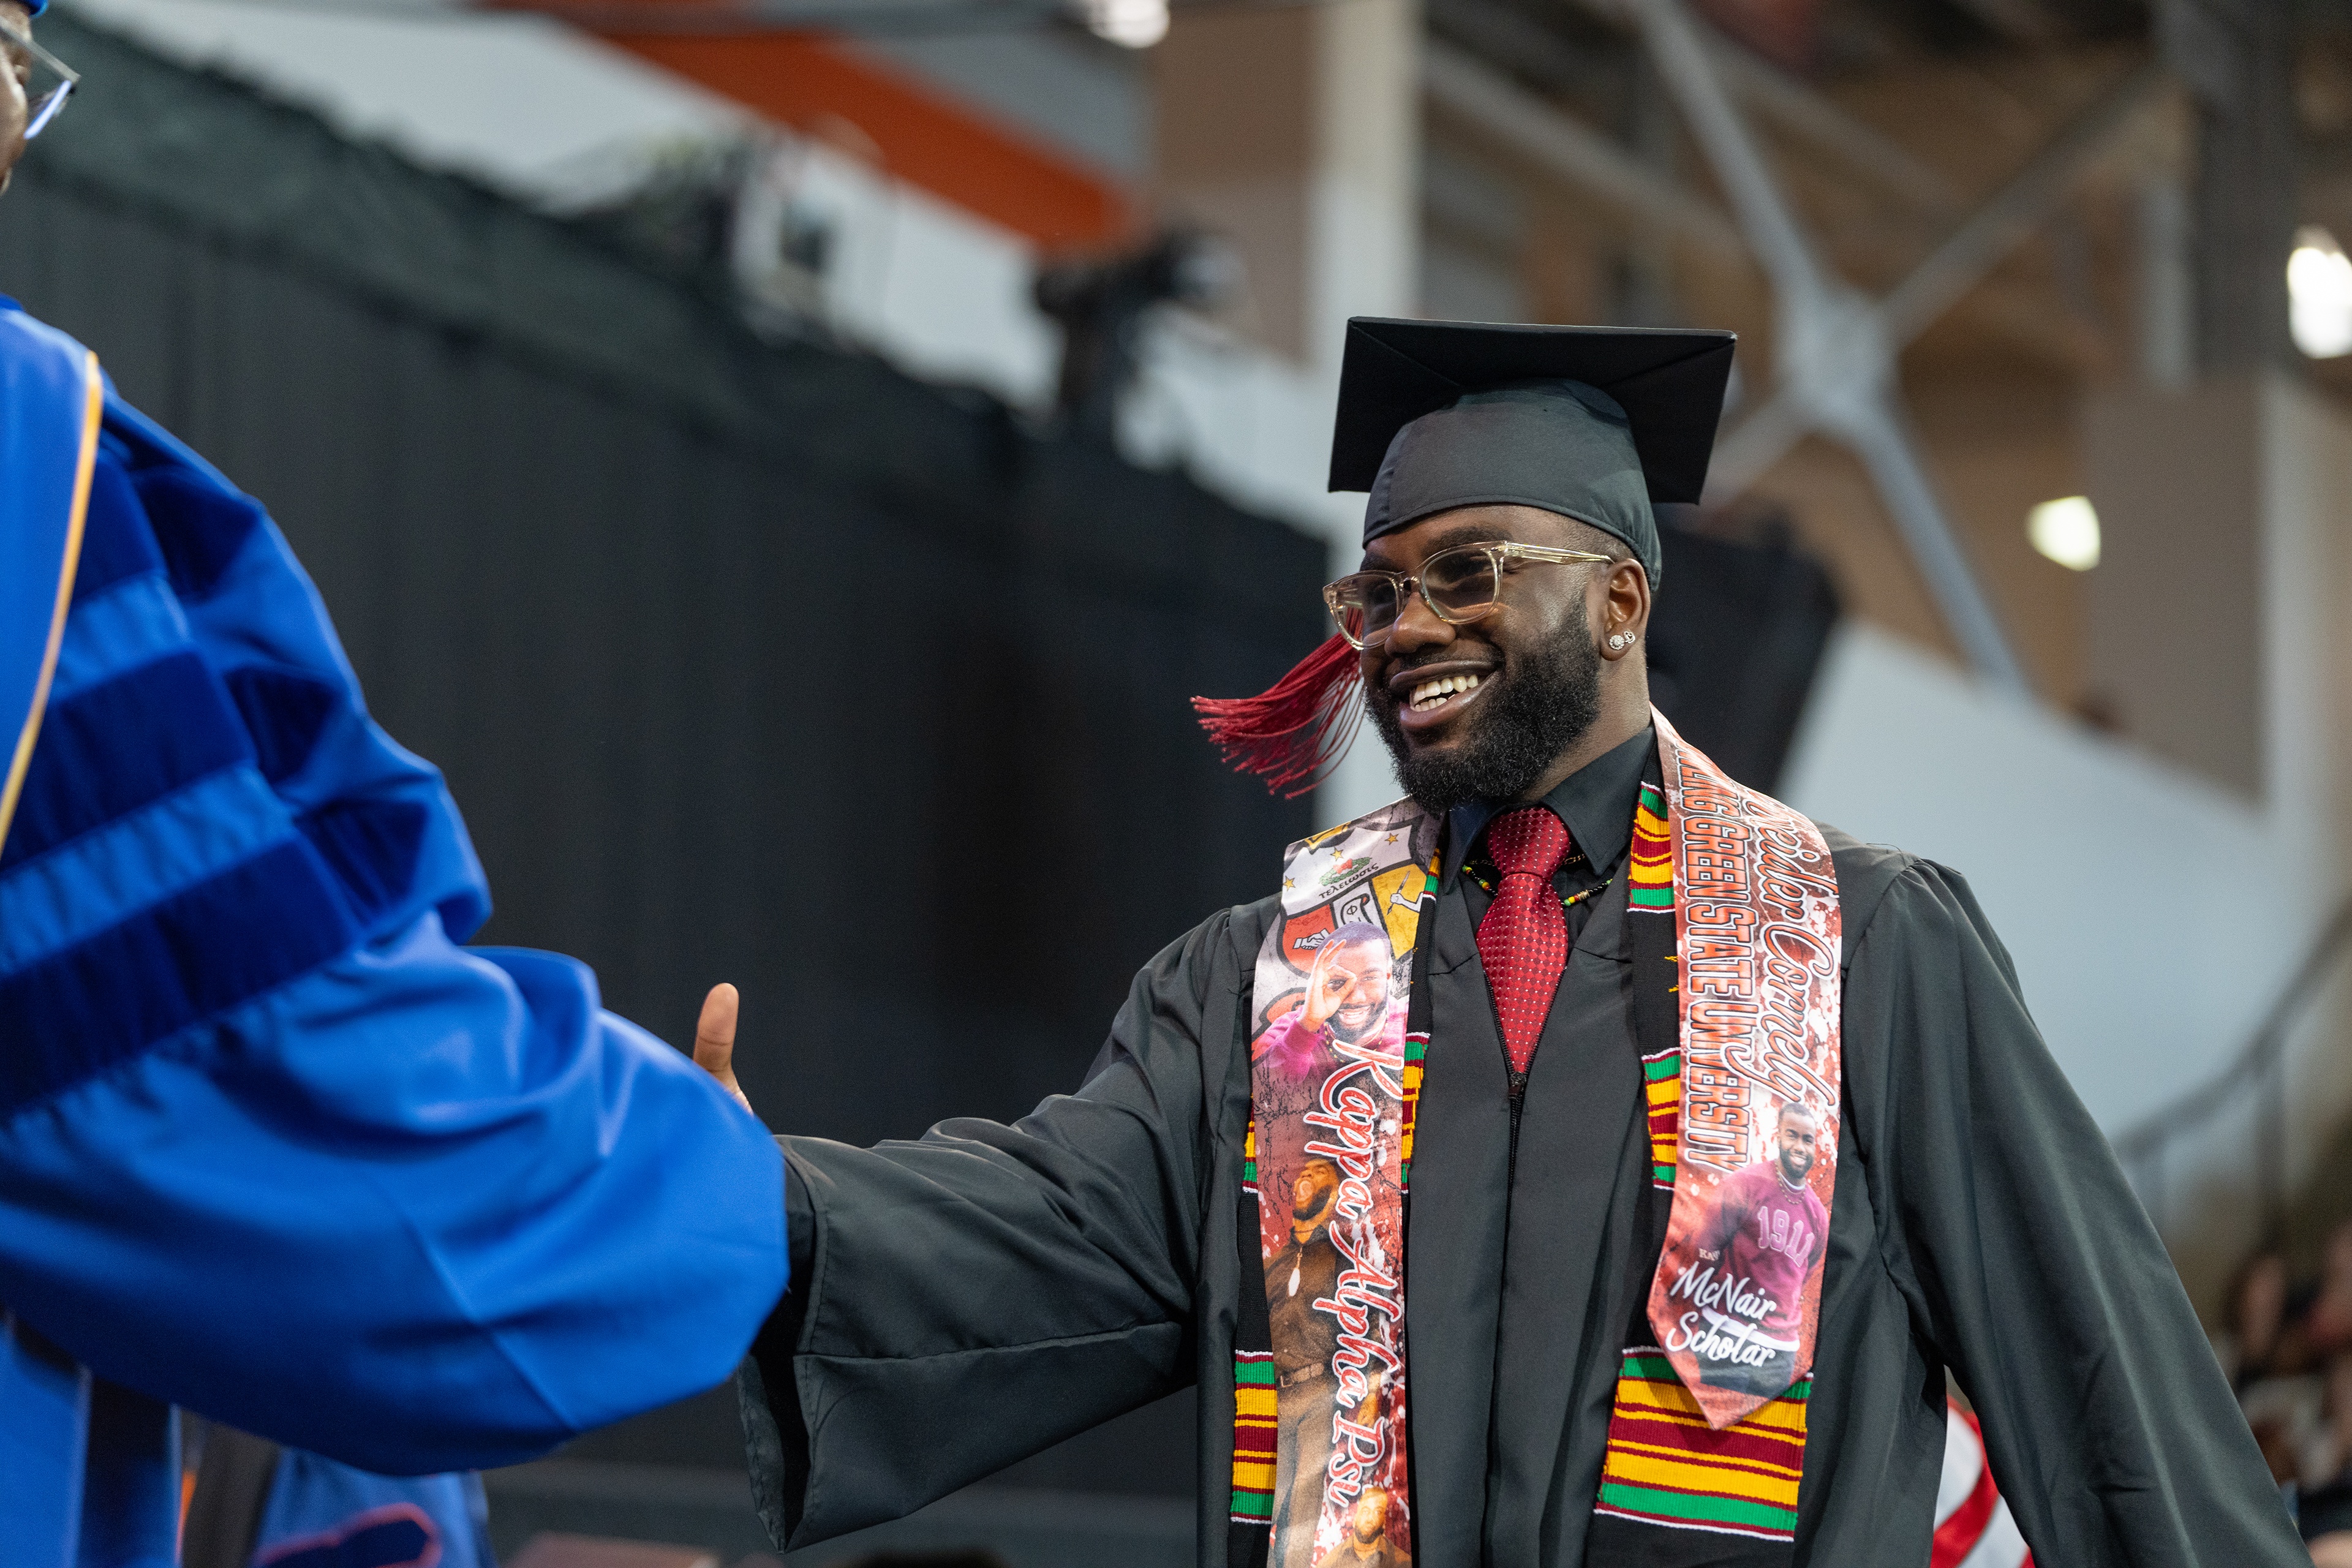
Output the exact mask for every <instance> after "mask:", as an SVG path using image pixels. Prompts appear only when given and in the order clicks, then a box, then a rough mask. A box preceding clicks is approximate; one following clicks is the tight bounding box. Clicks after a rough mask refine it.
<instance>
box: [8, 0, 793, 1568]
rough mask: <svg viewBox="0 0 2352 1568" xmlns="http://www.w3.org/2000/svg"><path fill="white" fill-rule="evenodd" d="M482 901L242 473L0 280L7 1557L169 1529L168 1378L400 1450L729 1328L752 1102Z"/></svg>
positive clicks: (169, 1539) (755, 1155)
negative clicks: (9, 296) (126, 397)
mask: <svg viewBox="0 0 2352 1568" xmlns="http://www.w3.org/2000/svg"><path fill="white" fill-rule="evenodd" d="M36 8H37V7H36ZM29 22H30V12H29V11H28V9H27V7H26V6H25V5H21V4H17V3H16V0H0V55H5V58H6V60H7V63H8V64H9V65H10V66H12V67H13V68H14V69H13V70H11V71H9V72H7V73H5V76H4V77H0V172H5V169H6V168H7V167H9V166H12V165H13V163H14V162H15V160H16V155H17V154H18V153H20V152H21V151H22V147H23V143H24V139H25V136H24V132H25V128H26V124H27V110H28V96H27V90H26V89H27V87H28V85H32V86H35V87H36V89H37V80H38V79H37V76H36V72H35V65H36V61H35V59H34V58H33V55H32V52H31V50H30V49H29V48H28V47H27V40H28V38H29ZM32 107H35V108H37V105H34V106H32ZM0 221H5V209H0ZM488 912H489V898H488V888H487V887H486V885H485V883H484V879H483V876H482V871H481V868H480V866H479V864H478V862H477V860H476V858H475V856H474V853H473V850H472V848H471V847H470V845H469V844H468V842H467V836H466V830H465V826H464V823H463V822H462V821H461V820H460V818H459V816H458V814H457V808H456V805H455V804H454V803H453V802H452V801H451V799H450V797H449V795H448V793H447V791H446V789H445V788H444V787H443V784H442V782H441V778H440V775H439V773H437V772H436V770H435V769H434V768H432V767H431V766H430V765H428V764H427V763H424V762H422V761H421V760H419V759H418V758H416V757H415V756H413V755H411V754H409V753H408V752H404V751H403V750H402V749H401V748H400V747H399V746H398V745H397V744H395V743H394V742H393V741H392V739H391V738H390V737H389V736H387V735H386V734H385V733H384V732H383V731H382V730H381V729H379V728H378V727H377V726H376V725H375V724H374V723H373V722H372V721H370V719H369V717H368V714H367V710H366V707H365V705H364V704H363V702H362V699H361V695H360V691H359V688H358V685H357V683H356V681H355V680H354V679H353V676H352V670H351V668H350V666H349V664H348V663H347V661H346V660H345V658H344V656H343V652H342V649H341V647H340V646H339V644H338V643H337V641H336V637H335V634H334V629H333V627H332V626H331V624H330V622H329V620H328V617H327V615H326V612H325V609H324V607H323V606H322V605H321V604H320V600H319V597H318V595H317V593H316V592H315V591H314V590H313V588H312V587H311V585H310V581H309V580H308V579H307V578H306V577H305V576H304V574H303V573H302V570H301V568H300V566H299V564H297V563H296V562H295V560H294V558H293V556H292V554H291V553H290V552H289V550H288V548H287V545H286V542H285V540H284V538H283V537H282V536H281V535H280V534H279V532H278V529H277V528H276V526H275V525H274V524H272V523H271V521H269V519H268V517H267V516H266V515H265V514H264V513H263V511H262V510H261V508H260V507H259V506H257V504H256V503H255V502H254V501H252V500H250V499H248V498H247V497H246V496H244V495H242V494H240V493H239V492H238V491H237V490H236V488H235V487H234V486H232V485H231V484H230V483H229V482H228V481H227V480H226V479H224V478H223V477H222V476H221V475H220V474H219V473H218V472H216V471H215V469H213V468H211V467H210V466H208V465H207V464H206V463H205V461H204V460H203V459H202V458H198V457H197V456H196V455H195V454H194V452H192V451H190V450H189V449H188V448H187V447H184V446H183V445H181V444H180V443H179V442H178V441H176V440H174V439H173V437H171V436H169V435H168V434H166V433H165V432H164V431H163V430H162V429H160V428H159V427H157V426H155V425H154V424H153V423H152V422H151V421H149V420H148V419H146V418H144V417H143V416H141V415H140V414H139V413H138V412H137V411H136V410H135V409H133V408H131V406H129V405H127V404H125V403H124V402H123V401H122V400H121V398H120V397H118V396H117V395H115V394H114V391H113V389H112V387H111V386H110V384H108V383H107V381H106V379H105V377H104V375H103V374H102V373H101V372H100V368H99V366H98V363H97V362H96V359H95V357H94V356H93V355H91V354H90V353H89V351H87V350H86V349H84V348H83V347H82V346H81V345H79V343H76V342H73V341H71V340H70V339H68V338H67V337H66V336H64V335H63V334H62V333H59V332H58V331H54V330H52V329H50V328H48V327H47V326H44V325H42V324H41V323H39V322H37V321H33V320H32V319H30V318H29V317H27V316H26V314H25V313H24V312H23V311H22V310H19V309H17V308H16V306H15V305H14V304H13V302H11V303H6V304H5V305H0V1568H34V1565H38V1568H68V1565H79V1568H125V1565H130V1564H151V1563H152V1564H166V1563H172V1562H173V1560H174V1557H175V1545H174V1533H175V1530H176V1527H177V1512H178V1501H179V1494H180V1467H179V1460H178V1457H177V1454H176V1448H175V1439H174V1431H175V1423H174V1422H173V1416H172V1407H173V1405H184V1406H187V1407H189V1408H191V1409H193V1410H195V1411H197V1412H200V1413H201V1414H203V1415H206V1416H208V1417H211V1418H213V1419H215V1420H218V1421H220V1422H224V1423H226V1424H227V1425H229V1426H236V1427H239V1428H242V1429H244V1430H246V1431H249V1432H252V1433H255V1434H257V1435H260V1436H264V1437H267V1438H269V1439H271V1440H272V1441H275V1442H278V1443H281V1444H284V1445H286V1446H288V1447H290V1448H298V1449H303V1450H309V1451H312V1452H316V1453H319V1454H323V1455H326V1456H329V1457H331V1458H334V1459H336V1460H339V1461H342V1462H344V1463H348V1464H351V1465H354V1466H358V1467H361V1468H364V1469H367V1470H371V1471H377V1472H387V1473H395V1474H400V1473H406V1474H416V1473H425V1472H435V1471H454V1470H460V1469H465V1468H477V1467H482V1466H489V1465H499V1464H508V1463H512V1462H514V1461H517V1460H520V1459H523V1458H529V1457H530V1456H533V1455H536V1454H539V1453H541V1452H543V1451H544V1450H546V1449H547V1448H549V1447H551V1446H553V1445H555V1444H557V1443H559V1442H562V1440H564V1439H565V1438H568V1437H570V1436H572V1435H574V1434H576V1433H580V1432H583V1431H585V1430H587V1429H589V1428H592V1427H594V1426H601V1425H604V1424H605V1423H608V1422H612V1421H614V1420H617V1419H619V1418H621V1417H624V1416H626V1415H633V1414H635V1413H636V1412H639V1411H642V1410H645V1409H647V1408H650V1407H652V1406H655V1405H661V1404H664V1403H666V1402H668V1401H671V1400H674V1399H677V1398H679V1397H682V1396H684V1395H686V1394H691V1393H694V1392H696V1391H698V1390H699V1389H703V1388H707V1387H709V1386H710V1385H712V1384H717V1383H719V1381H720V1380H722V1379H723V1378H725V1377H726V1376H727V1374H728V1373H729V1372H730V1370H731V1369H732V1368H733V1367H734V1365H735V1364H736V1363H737V1361H738V1360H739V1359H740V1356H741V1354H742V1352H743V1351H744V1349H745V1347H746V1346H747V1345H748V1344H749V1343H750V1342H751V1338H752V1335H753V1333H754V1332H755V1331H756V1330H757V1329H758V1327H759V1325H760V1323H761V1320H762V1319H763V1318H764V1317H765V1316H766V1314H767V1312H768V1311H769V1310H770V1309H771V1308H772V1306H773V1305H774V1303H775V1302H776V1300H777V1299H778V1296H779V1294H780V1292H781V1291H782V1288H783V1284H784V1271H785V1263H784V1257H785V1254H784V1247H783V1210H782V1168H781V1164H780V1161H779V1158H778V1155H777V1152H776V1149H775V1147H774V1145H773V1143H772V1142H771V1141H770V1140H769V1139H768V1137H767V1136H766V1135H765V1133H764V1132H763V1131H761V1127H760V1125H759V1124H758V1122H757V1121H755V1120H754V1119H753V1118H752V1117H751V1115H750V1114H749V1113H748V1112H747V1111H746V1110H744V1109H743V1108H742V1107H741V1106H740V1105H739V1104H737V1103H735V1102H734V1101H733V1100H730V1099H729V1097H728V1096H727V1095H726V1093H725V1092H724V1091H722V1090H721V1089H719V1088H718V1087H717V1086H716V1085H714V1084H713V1083H712V1082H711V1081H710V1080H709V1078H708V1077H707V1076H706V1075H705V1074H704V1073H702V1072H701V1071H700V1070H699V1069H698V1068H696V1067H695V1066H694V1064H693V1063H692V1062H691V1061H690V1060H688V1058H686V1057H684V1056H682V1055H680V1054H679V1053H678V1052H677V1051H675V1050H673V1049H671V1048H670V1047H667V1046H666V1045H664V1044H662V1043H661V1042H660V1041H658V1040H656V1039H655V1038H653V1037H650V1036H649V1035H647V1034H646V1033H645V1032H644V1031H642V1030H640V1029H638V1028H636V1027H635V1026H632V1025H631V1024H629V1023H627V1022H625V1020H623V1019H620V1018H617V1017H615V1016H613V1015H611V1014H609V1013H606V1012H604V1010H602V1008H601V1007H600V1006H599V1005H598V1001H597V992H596V984H595V980H594V977H593V975H592V974H591V973H589V971H588V970H587V969H586V968H584V967H583V965H581V964H579V963H575V962H574V961H572V960H571V959H568V958H563V957H559V956H556V955H553V954H550V953H542V952H520V951H510V950H509V951H501V950H495V949H468V948H465V947H462V946H460V945H459V944H460V943H462V942H465V941H466V939H467V937H469V936H470V935H471V934H472V933H473V932H474V931H476V930H477V929H478V927H479V926H480V925H481V923H482V921H484V919H485V918H486V917H487V916H488Z"/></svg>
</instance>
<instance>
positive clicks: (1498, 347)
mask: <svg viewBox="0 0 2352 1568" xmlns="http://www.w3.org/2000/svg"><path fill="white" fill-rule="evenodd" d="M1737 343H1738V338H1737V337H1736V335H1735V334H1733V333H1730V332H1725V331H1682V330H1673V329H1654V328H1638V327H1548V326H1504V325H1497V324H1494V323H1490V322H1484V321H1398V320H1393V319H1390V318H1384V317H1379V316H1357V317H1354V318H1351V319H1350V320H1349V322H1348V339H1347V347H1346V350H1345V353H1344V354H1343V356H1342V358H1341V361H1340V366H1339V415H1338V417H1337V419H1336V420H1335V422H1334V424H1333V426H1332V433H1331V479H1330V488H1331V489H1335V490H1365V491H1368V492H1370V493H1369V496H1368V498H1367V500H1366V502H1365V506H1364V542H1366V543H1370V542H1371V541H1373V540H1375V539H1378V538H1379V537H1380V536H1381V535H1382V534H1384V533H1391V532H1394V531H1396V530H1398V529H1401V528H1407V527H1410V526H1411V525H1412V524H1413V523H1416V522H1418V521H1421V520H1422V519H1423V518H1426V517H1434V516H1435V515H1437V514H1438V513H1439V512H1442V511H1451V510H1454V509H1455V508H1457V507H1465V506H1493V505H1498V504H1509V505H1519V506H1533V507H1540V508H1542V509H1543V510H1546V511H1553V512H1558V513H1559V514H1560V515H1562V516H1564V517H1572V518H1575V519H1576V520H1577V521H1580V522H1585V523H1590V524H1591V526H1593V527H1595V528H1598V529H1600V530H1601V531H1603V532H1605V533H1609V534H1612V535H1613V536H1614V537H1616V538H1618V539H1621V540H1622V541H1624V542H1625V544H1626V546H1627V547H1628V548H1630V549H1631V550H1632V551H1633V555H1634V559H1636V560H1638V561H1640V562H1641V563H1642V565H1643V570H1645V571H1646V572H1648V573H1649V574H1650V581H1651V584H1652V585H1653V586H1654V585H1655V584H1656V583H1657V581H1658V577H1659V574H1660V564H1661V563H1660V559H1659V545H1658V524H1657V519H1656V518H1655V517H1654V515H1653V514H1652V512H1651V510H1650V508H1651V503H1652V502H1654V501H1695V500H1698V499H1699V492H1700V490H1701V489H1703V488H1704V487H1705V485H1706V466H1707V459H1708V458H1709V457H1710V456H1711V455H1712V454H1713V452H1714V449H1715V429H1716V425H1717V421H1718V420H1719V419H1720V418H1721V416H1722V414H1723V394H1724V388H1725V386H1726V385H1727V384H1728V382H1729V380H1730V377H1731V356H1732V351H1733V349H1734V347H1735V346H1736V344H1737ZM1357 668H1358V666H1357V657H1356V652H1355V650H1354V649H1353V648H1352V647H1349V645H1348V642H1347V640H1346V639H1345V638H1343V637H1331V638H1329V639H1328V641H1326V642H1325V643H1324V644H1323V646H1322V647H1318V648H1317V649H1316V650H1315V651H1314V652H1313V653H1311V654H1309V655H1307V658H1305V659H1303V660H1301V661H1300V663H1299V664H1298V666H1297V668H1294V669H1293V670H1291V672H1290V673H1289V674H1288V675H1286V676H1285V677H1284V678H1283V679H1282V680H1281V681H1280V682H1278V683H1277V684H1276V686H1274V687H1273V688H1272V689H1270V690H1267V691H1265V692H1263V693H1261V694H1260V695H1258V696H1256V697H1247V698H1241V699H1237V700H1212V699H1208V698H1195V699H1193V707H1194V709H1195V710H1198V711H1199V713H1200V715H1201V722H1202V726H1203V727H1204V728H1205V729H1207V731H1209V734H1210V737H1211V739H1213V740H1214V741H1215V742H1217V744H1218V745H1219V746H1220V747H1221V748H1222V749H1223V752H1224V753H1225V757H1226V760H1227V761H1228V762H1231V763H1234V765H1235V766H1237V767H1240V768H1242V769H1244V770H1245V771H1247V772H1251V773H1259V774H1262V775H1264V776H1265V779H1266V782H1267V784H1269V785H1270V786H1271V787H1273V788H1275V789H1283V788H1285V787H1286V786H1289V793H1291V794H1293V795H1297V794H1299V793H1301V792H1302V791H1304V790H1306V789H1309V788H1312V787H1313V786H1314V784H1316V782H1317V781H1318V780H1319V779H1320V778H1321V777H1322V776H1323V775H1324V774H1325V773H1328V771H1329V770H1330V768H1331V765H1332V764H1333V763H1336V762H1337V761H1338V759H1339V756H1340V754H1341V753H1343V752H1345V751H1346V750H1347V748H1348V742H1349V741H1350V740H1352V739H1353V738H1354V734H1355V729H1356V726H1357V724H1358V722H1359V721H1360V719H1361V717H1362V714H1363V705H1362V704H1361V703H1360V702H1359V701H1357V700H1355V699H1356V697H1357V695H1358V691H1359V687H1358V684H1357V679H1356V677H1357Z"/></svg>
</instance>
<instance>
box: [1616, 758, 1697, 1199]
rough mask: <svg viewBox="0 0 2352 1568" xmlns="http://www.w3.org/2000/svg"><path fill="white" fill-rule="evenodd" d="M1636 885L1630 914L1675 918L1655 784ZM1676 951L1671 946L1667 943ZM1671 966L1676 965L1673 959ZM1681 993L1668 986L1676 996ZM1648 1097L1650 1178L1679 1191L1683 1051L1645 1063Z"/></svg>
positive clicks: (1642, 826)
mask: <svg viewBox="0 0 2352 1568" xmlns="http://www.w3.org/2000/svg"><path fill="white" fill-rule="evenodd" d="M1630 875H1631V885H1630V886H1629V887H1628V888H1627V889H1626V908H1627V910H1628V912H1629V913H1636V914H1640V915H1643V916H1644V917H1652V916H1654V917H1656V918H1659V919H1662V920H1669V921H1670V920H1672V919H1674V918H1675V857H1674V843H1673V841H1672V840H1671V839H1669V838H1668V837H1666V797H1665V796H1664V795H1663V794H1661V793H1660V792H1659V790H1658V788H1657V786H1656V785H1655V784H1643V786H1642V797H1641V800H1640V801H1639V803H1637V804H1636V805H1635V806H1634V808H1633V855H1632V871H1631V874H1630ZM1663 945H1665V946H1666V947H1668V948H1669V949H1671V947H1672V944H1671V943H1664V944H1663ZM1669 962H1672V960H1671V959H1669ZM1678 990H1679V987H1676V986H1668V987H1667V991H1668V993H1669V994H1673V993H1675V992H1676V991H1678ZM1642 1094H1643V1100H1645V1101H1646V1103H1647V1109H1648V1111H1649V1118H1650V1176H1651V1179H1652V1180H1653V1181H1654V1182H1655V1183H1656V1184H1658V1185H1659V1186H1661V1187H1664V1189H1665V1190H1666V1191H1668V1192H1672V1191H1674V1186H1675V1159H1676V1157H1677V1155H1678V1153H1679V1152H1680V1150H1679V1143H1680V1138H1681V1131H1682V1110H1683V1052H1682V1046H1681V1043H1680V1042H1679V1041H1677V1042H1676V1043H1675V1046H1674V1047H1673V1048H1671V1049H1669V1050H1663V1051H1658V1052H1655V1053H1654V1054H1653V1055H1650V1056H1646V1057H1643V1058H1642Z"/></svg>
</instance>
